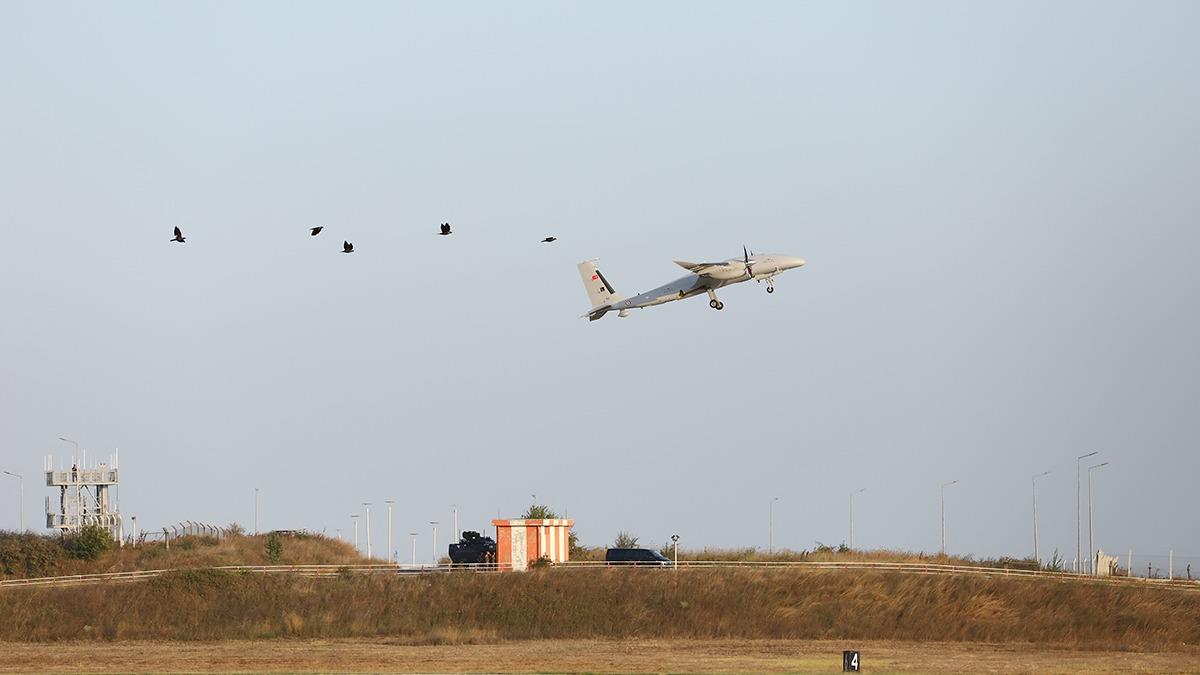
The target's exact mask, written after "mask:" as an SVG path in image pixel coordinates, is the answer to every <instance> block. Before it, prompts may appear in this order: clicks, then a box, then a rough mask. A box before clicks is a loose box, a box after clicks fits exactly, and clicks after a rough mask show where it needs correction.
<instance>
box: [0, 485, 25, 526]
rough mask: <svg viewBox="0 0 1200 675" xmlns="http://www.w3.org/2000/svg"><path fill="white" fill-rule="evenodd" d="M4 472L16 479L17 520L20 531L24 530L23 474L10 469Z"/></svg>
mask: <svg viewBox="0 0 1200 675" xmlns="http://www.w3.org/2000/svg"><path fill="white" fill-rule="evenodd" d="M4 473H6V474H8V475H10V476H12V477H13V478H16V479H17V522H19V523H20V524H21V525H20V527H21V529H20V530H19V531H20V532H24V531H25V476H23V475H21V474H19V473H13V472H11V471H5V472H4Z"/></svg>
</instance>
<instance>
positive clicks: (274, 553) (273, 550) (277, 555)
mask: <svg viewBox="0 0 1200 675" xmlns="http://www.w3.org/2000/svg"><path fill="white" fill-rule="evenodd" d="M267 560H269V561H271V564H272V565H277V564H279V561H280V560H283V539H280V538H279V535H278V534H275V533H274V532H272V533H271V536H269V537H267Z"/></svg>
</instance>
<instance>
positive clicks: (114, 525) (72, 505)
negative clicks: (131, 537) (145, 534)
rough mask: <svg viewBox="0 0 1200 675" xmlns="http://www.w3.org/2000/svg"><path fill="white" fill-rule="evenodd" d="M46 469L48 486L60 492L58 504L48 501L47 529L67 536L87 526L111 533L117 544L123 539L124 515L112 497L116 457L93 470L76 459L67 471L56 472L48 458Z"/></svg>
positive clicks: (60, 469) (51, 458) (114, 483)
mask: <svg viewBox="0 0 1200 675" xmlns="http://www.w3.org/2000/svg"><path fill="white" fill-rule="evenodd" d="M80 459H83V458H80ZM43 468H44V469H45V471H46V486H47V487H50V488H58V500H57V502H54V501H53V500H52V498H51V497H46V528H47V529H51V530H55V529H56V530H58V531H59V532H61V533H63V534H65V533H67V532H78V531H79V530H81V529H82V528H83V527H84V526H86V525H98V526H100V527H103V528H104V529H106V530H108V531H109V532H110V533H111V534H112V536H113V539H114V540H116V541H121V540H122V539H123V535H124V531H123V528H122V527H121V514H120V512H119V511H118V508H117V505H116V502H115V501H114V500H113V498H112V496H111V495H110V492H111V489H112V488H114V487H115V486H116V485H117V459H116V456H115V455H114V456H113V457H110V458H109V462H108V463H105V462H100V463H99V464H98V465H96V466H93V467H90V468H89V467H88V466H87V465H86V463H84V462H82V461H79V459H76V460H73V461H72V463H71V467H70V468H68V469H64V468H58V469H56V468H54V458H53V457H47V458H46V462H45V465H44V467H43Z"/></svg>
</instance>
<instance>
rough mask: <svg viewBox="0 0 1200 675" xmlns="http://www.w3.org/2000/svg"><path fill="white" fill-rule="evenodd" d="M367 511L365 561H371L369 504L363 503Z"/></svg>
mask: <svg viewBox="0 0 1200 675" xmlns="http://www.w3.org/2000/svg"><path fill="white" fill-rule="evenodd" d="M362 505H363V506H364V507H366V509H367V560H370V559H371V502H363V503H362Z"/></svg>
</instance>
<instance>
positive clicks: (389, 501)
mask: <svg viewBox="0 0 1200 675" xmlns="http://www.w3.org/2000/svg"><path fill="white" fill-rule="evenodd" d="M383 503H384V504H387V505H388V562H394V560H393V559H394V558H395V557H396V555H395V551H394V550H393V549H392V504H395V503H396V500H395V499H385V500H383Z"/></svg>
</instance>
